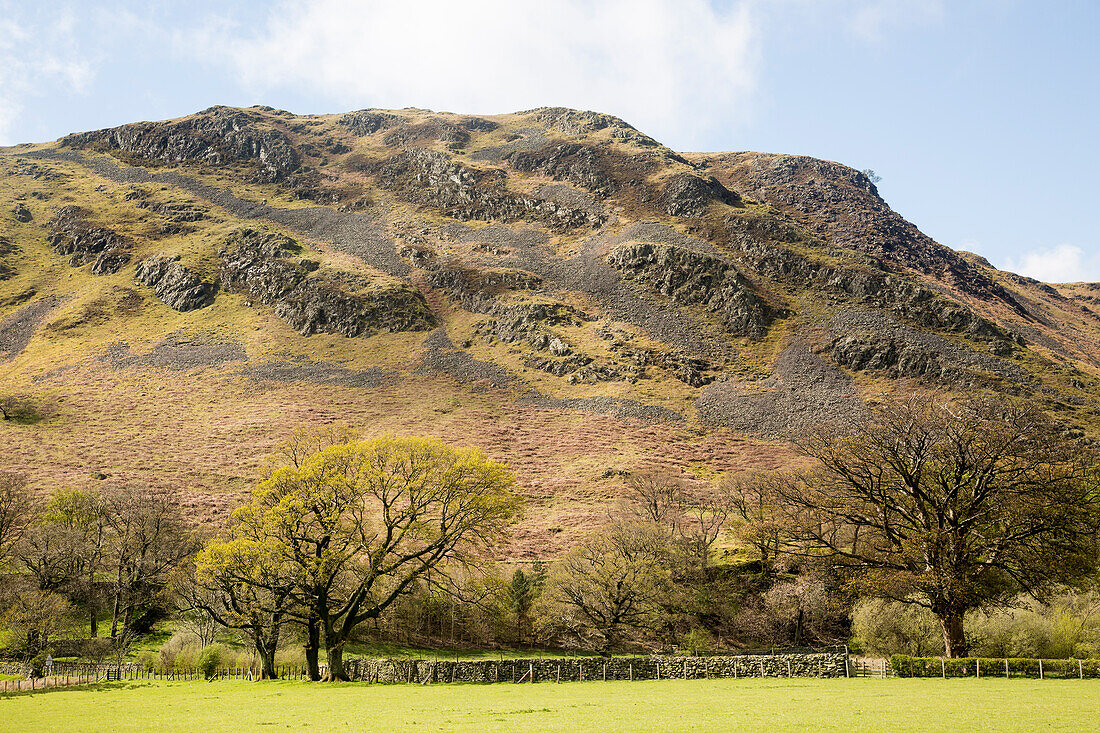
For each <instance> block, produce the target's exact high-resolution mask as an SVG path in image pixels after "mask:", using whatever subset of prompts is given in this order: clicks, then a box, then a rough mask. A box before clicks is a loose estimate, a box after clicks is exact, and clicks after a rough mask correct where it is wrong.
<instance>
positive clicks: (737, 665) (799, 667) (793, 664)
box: [344, 652, 847, 684]
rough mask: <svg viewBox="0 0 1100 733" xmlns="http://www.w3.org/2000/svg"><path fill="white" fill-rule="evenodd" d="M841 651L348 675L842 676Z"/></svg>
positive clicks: (384, 678) (396, 665)
mask: <svg viewBox="0 0 1100 733" xmlns="http://www.w3.org/2000/svg"><path fill="white" fill-rule="evenodd" d="M846 662H847V656H846V655H845V654H844V653H843V652H820V653H802V654H751V655H750V654H747V655H736V656H733V655H731V656H711V657H681V656H651V657H612V658H609V659H603V658H599V657H575V658H557V659H555V658H546V659H502V660H496V659H485V660H468V661H449V660H425V659H349V660H346V661H345V662H344V667H345V670H346V671H347V673H348V676H349V677H351V679H353V680H358V681H362V682H418V683H420V684H432V683H438V682H508V683H519V682H584V681H592V680H600V681H603V680H657V679H662V680H663V679H709V678H728V679H735V678H740V677H844V676H846V671H845V670H846Z"/></svg>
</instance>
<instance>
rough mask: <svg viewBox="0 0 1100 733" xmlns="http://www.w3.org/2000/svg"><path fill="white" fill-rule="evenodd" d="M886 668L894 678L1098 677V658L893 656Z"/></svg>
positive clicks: (1099, 665)
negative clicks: (889, 668) (889, 669)
mask: <svg viewBox="0 0 1100 733" xmlns="http://www.w3.org/2000/svg"><path fill="white" fill-rule="evenodd" d="M890 667H891V668H892V669H893V672H894V674H895V675H897V676H898V677H976V676H981V677H1009V678H1012V677H1034V678H1039V677H1043V678H1046V677H1053V678H1073V679H1077V678H1079V677H1085V678H1100V659H1012V658H1009V659H1004V658H978V657H969V658H966V659H943V658H941V657H908V656H905V655H904V654H895V655H893V656H892V657H890Z"/></svg>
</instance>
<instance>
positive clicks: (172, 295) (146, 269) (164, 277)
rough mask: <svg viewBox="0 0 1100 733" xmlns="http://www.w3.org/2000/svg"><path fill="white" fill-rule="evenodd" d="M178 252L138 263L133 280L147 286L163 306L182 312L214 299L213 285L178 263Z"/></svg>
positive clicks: (202, 306) (160, 255)
mask: <svg viewBox="0 0 1100 733" xmlns="http://www.w3.org/2000/svg"><path fill="white" fill-rule="evenodd" d="M179 259H180V258H179V255H168V254H159V255H154V256H153V257H150V258H148V259H146V260H143V261H141V262H140V263H138V266H137V273H136V275H135V278H134V279H135V280H137V281H138V282H139V283H141V284H143V285H148V286H149V287H151V288H153V290H154V291H155V292H156V294H157V297H158V298H160V299H161V300H162V301H163V302H164V303H165V304H166V305H168V306H169V307H171V308H175V309H176V310H178V311H181V312H186V311H192V310H197V309H199V308H205V307H206V306H208V305H210V304H211V303H213V302H214V286H213V285H212V284H211V283H208V282H206V281H204V280H203V279H202V278H200V277H199V276H198V274H197V273H195V272H194V271H192V270H189V269H188V268H186V267H184V266H183V265H181V264H180V263H179Z"/></svg>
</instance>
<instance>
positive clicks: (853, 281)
mask: <svg viewBox="0 0 1100 733" xmlns="http://www.w3.org/2000/svg"><path fill="white" fill-rule="evenodd" d="M731 227H734V228H733V229H732V231H733V236H732V237H731V243H732V244H734V245H736V246H739V247H740V248H741V250H742V252H743V253H744V257H743V259H742V261H743V262H744V263H745V264H747V265H749V267H751V268H752V270H753V271H755V272H757V273H759V274H760V275H762V276H764V277H767V278H772V279H775V280H778V281H780V282H785V283H788V284H791V285H794V286H797V287H800V288H810V289H814V290H820V291H824V292H829V293H835V294H838V295H842V296H846V297H850V298H851V299H853V300H854V301H855V302H858V303H860V304H863V305H868V306H872V307H875V308H880V309H882V310H884V311H887V312H889V313H892V314H893V315H896V316H899V317H901V318H904V319H906V320H908V321H910V322H912V323H914V324H916V325H919V326H923V327H925V328H931V329H935V330H939V331H948V332H951V333H959V334H964V335H966V336H967V337H969V338H973V339H975V340H979V341H987V342H989V341H1001V342H1005V343H1008V342H1009V341H1011V340H1012V339H1011V337H1010V336H1009V334H1006V333H1005V332H1004V331H1002V330H1001V329H1000V328H999V327H998V326H996V325H995V324H993V323H991V322H990V321H989V320H987V319H985V318H983V317H981V316H979V315H978V314H976V313H974V312H973V311H972V310H970V309H968V308H966V307H965V306H963V305H960V304H959V303H957V302H955V301H952V300H948V299H947V298H944V297H942V296H940V295H938V294H937V293H935V292H934V291H932V290H931V289H929V288H927V287H925V286H923V285H920V284H918V283H915V282H913V281H911V280H907V279H905V278H902V277H898V276H896V275H891V274H889V273H886V272H882V271H881V270H872V269H854V268H848V267H841V266H836V265H826V264H822V263H819V262H813V261H811V260H808V259H806V258H805V257H803V256H801V255H799V254H796V253H795V252H792V251H791V250H789V249H786V248H784V247H781V246H778V245H774V244H770V243H767V242H766V241H762V238H761V237H760V236H759V235H758V233H753V234H749V235H746V234H745V231H744V230H743V228H742V227H743V224H741V223H739V222H738V223H732V222H731Z"/></svg>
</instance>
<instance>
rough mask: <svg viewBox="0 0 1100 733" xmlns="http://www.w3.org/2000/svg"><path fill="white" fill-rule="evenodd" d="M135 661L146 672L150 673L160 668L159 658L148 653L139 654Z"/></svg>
mask: <svg viewBox="0 0 1100 733" xmlns="http://www.w3.org/2000/svg"><path fill="white" fill-rule="evenodd" d="M137 661H138V664H140V665H141V668H142V669H144V670H145V671H146V672H152V671H153V670H154V669H157V668H158V667H159V666H160V656H159V655H157V654H154V653H153V652H149V651H145V652H142V653H141V654H139V655H138V658H137Z"/></svg>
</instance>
